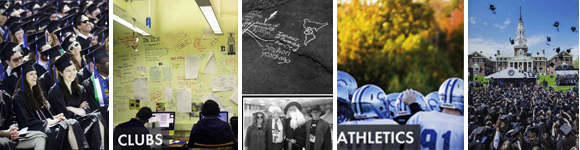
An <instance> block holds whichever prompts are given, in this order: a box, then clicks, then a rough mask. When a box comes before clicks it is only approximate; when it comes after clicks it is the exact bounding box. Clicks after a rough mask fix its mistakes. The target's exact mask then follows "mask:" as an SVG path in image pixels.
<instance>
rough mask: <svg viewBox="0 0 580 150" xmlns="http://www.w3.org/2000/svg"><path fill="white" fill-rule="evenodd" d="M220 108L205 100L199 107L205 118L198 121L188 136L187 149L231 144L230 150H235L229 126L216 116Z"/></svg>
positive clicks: (232, 133)
mask: <svg viewBox="0 0 580 150" xmlns="http://www.w3.org/2000/svg"><path fill="white" fill-rule="evenodd" d="M219 113H220V108H219V106H218V104H217V103H216V102H215V101H213V100H207V101H205V103H203V106H202V107H201V114H202V115H203V116H205V117H204V118H203V119H201V120H199V121H198V122H197V123H196V124H195V125H193V128H191V133H190V135H189V143H188V145H189V148H194V147H196V145H217V144H224V143H230V142H232V143H233V145H232V148H233V149H236V148H237V147H238V143H237V141H236V137H235V136H234V132H233V131H232V129H231V128H230V125H229V124H228V123H226V122H224V121H222V120H220V119H218V117H217V116H218V115H219Z"/></svg>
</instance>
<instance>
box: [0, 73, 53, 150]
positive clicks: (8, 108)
mask: <svg viewBox="0 0 580 150" xmlns="http://www.w3.org/2000/svg"><path fill="white" fill-rule="evenodd" d="M29 69H30V68H29ZM30 74H34V73H30ZM0 95H1V96H0V149H3V150H10V149H31V148H34V149H35V150H37V149H45V147H44V146H45V144H46V134H44V133H42V132H38V131H30V132H26V133H23V134H22V135H21V134H20V133H19V130H21V129H19V128H18V122H17V120H16V114H15V113H14V112H13V108H12V103H11V102H12V100H11V99H10V95H8V93H6V92H5V91H3V90H0ZM20 136H24V137H23V138H19V137H20Z"/></svg>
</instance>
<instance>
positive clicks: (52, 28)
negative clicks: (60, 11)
mask: <svg viewBox="0 0 580 150" xmlns="http://www.w3.org/2000/svg"><path fill="white" fill-rule="evenodd" d="M59 28H60V21H58V20H53V21H50V23H48V25H47V26H46V30H47V31H48V33H51V34H52V33H53V32H54V31H56V30H57V29H59Z"/></svg>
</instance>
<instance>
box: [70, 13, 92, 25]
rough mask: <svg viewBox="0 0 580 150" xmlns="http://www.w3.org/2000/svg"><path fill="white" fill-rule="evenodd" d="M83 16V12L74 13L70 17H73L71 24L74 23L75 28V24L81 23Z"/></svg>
mask: <svg viewBox="0 0 580 150" xmlns="http://www.w3.org/2000/svg"><path fill="white" fill-rule="evenodd" d="M83 16H84V14H83V13H77V14H75V15H74V16H73V17H72V19H73V25H74V27H75V28H76V26H78V25H81V20H82V19H83ZM87 18H88V17H87Z"/></svg>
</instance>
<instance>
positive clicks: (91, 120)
mask: <svg viewBox="0 0 580 150" xmlns="http://www.w3.org/2000/svg"><path fill="white" fill-rule="evenodd" d="M60 86H63V85H60ZM83 101H87V102H88V103H89V104H90V103H91V102H90V101H88V97H87V94H86V92H85V90H84V89H83V88H82V87H81V95H80V96H79V97H77V96H71V97H70V98H68V99H67V98H66V97H65V96H64V93H63V91H62V89H61V88H60V87H58V86H57V85H54V86H52V87H51V88H50V90H49V92H48V102H49V103H50V106H51V109H50V110H51V112H52V113H53V114H59V113H63V114H64V116H65V117H66V118H71V119H76V120H77V121H78V122H79V123H80V125H81V127H82V129H83V130H84V131H85V132H84V133H85V138H86V139H87V142H88V144H89V147H90V148H91V149H99V148H100V145H101V142H103V141H102V140H101V132H100V127H99V124H98V121H99V120H102V118H103V117H102V116H101V115H100V114H99V113H91V110H90V109H85V112H86V113H87V115H85V116H79V115H77V114H75V113H73V112H72V111H69V110H68V109H66V107H67V106H72V107H79V106H80V105H81V103H82V102H83ZM103 127H105V124H103ZM104 130H105V132H107V128H106V127H105V128H104Z"/></svg>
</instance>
